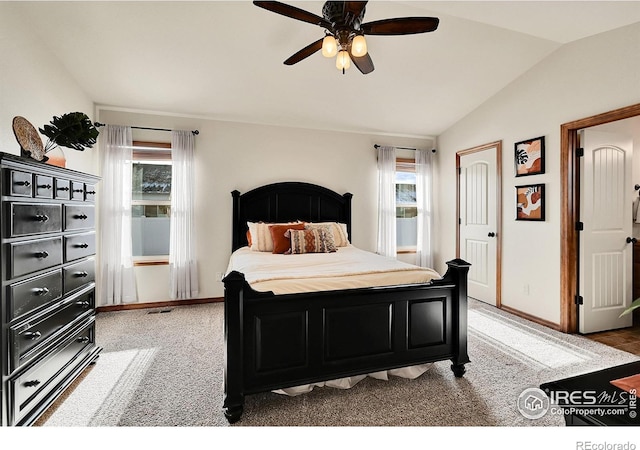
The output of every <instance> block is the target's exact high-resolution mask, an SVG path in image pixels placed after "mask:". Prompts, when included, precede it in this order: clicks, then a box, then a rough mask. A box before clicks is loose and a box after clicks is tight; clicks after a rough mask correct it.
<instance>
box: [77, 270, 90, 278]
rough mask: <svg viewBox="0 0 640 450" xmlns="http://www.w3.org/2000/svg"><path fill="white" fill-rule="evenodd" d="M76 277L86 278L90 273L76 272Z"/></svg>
mask: <svg viewBox="0 0 640 450" xmlns="http://www.w3.org/2000/svg"><path fill="white" fill-rule="evenodd" d="M76 276H77V277H79V278H85V277H88V276H89V272H86V271H84V270H83V271H82V272H76Z"/></svg>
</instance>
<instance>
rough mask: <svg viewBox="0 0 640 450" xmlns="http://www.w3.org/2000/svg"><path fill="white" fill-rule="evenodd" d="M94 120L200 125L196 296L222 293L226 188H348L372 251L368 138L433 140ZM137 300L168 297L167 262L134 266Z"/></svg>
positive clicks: (114, 115)
mask: <svg viewBox="0 0 640 450" xmlns="http://www.w3.org/2000/svg"><path fill="white" fill-rule="evenodd" d="M98 120H99V121H100V122H104V123H109V124H118V125H132V126H143V127H158V128H169V129H182V130H195V129H197V130H199V132H200V134H199V135H198V136H197V137H196V160H197V162H196V167H197V169H196V175H195V180H194V182H195V183H196V186H197V190H196V192H197V193H196V199H195V203H196V208H197V211H198V213H197V219H196V221H197V223H196V228H197V233H198V261H199V264H200V267H199V275H200V295H199V297H201V298H210V297H221V296H223V294H224V292H223V285H222V283H221V282H219V281H217V280H216V273H217V272H225V271H226V269H227V264H228V261H229V256H230V254H231V206H232V204H231V191H233V190H235V189H237V190H239V191H240V192H246V191H248V190H250V189H253V188H255V187H258V186H261V185H263V184H267V183H275V182H281V181H304V182H310V183H316V184H320V185H323V186H326V187H328V188H329V189H332V190H334V191H337V192H339V193H345V192H351V193H352V194H353V205H352V206H353V217H352V221H353V224H352V225H353V229H352V234H353V240H352V242H353V244H354V245H356V246H358V247H360V248H363V249H366V250H371V251H375V247H376V230H377V212H376V211H377V187H376V183H377V164H376V153H375V150H374V147H373V145H374V144H382V145H398V146H408V147H420V148H422V147H425V148H431V147H432V145H433V143H432V140H431V139H414V138H406V137H392V136H374V135H365V134H355V133H343V132H334V131H317V130H305V129H298V128H286V127H275V126H265V125H254V124H244V123H237V122H222V121H216V120H208V119H201V118H189V117H172V116H168V115H159V114H143V113H139V112H131V111H122V110H116V109H113V108H111V109H109V108H106V107H105V108H99V119H98ZM134 139H137V140H144V141H165V142H169V141H170V140H171V136H170V134H169V133H166V132H160V131H142V130H134ZM136 278H137V282H138V296H139V301H140V302H152V301H165V300H168V299H169V298H168V292H169V287H168V267H167V266H153V267H137V268H136Z"/></svg>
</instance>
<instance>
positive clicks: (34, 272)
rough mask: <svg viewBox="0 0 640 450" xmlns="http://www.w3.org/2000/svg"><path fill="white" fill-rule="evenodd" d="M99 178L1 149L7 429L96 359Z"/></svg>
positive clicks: (1, 364) (3, 414) (2, 362)
mask: <svg viewBox="0 0 640 450" xmlns="http://www.w3.org/2000/svg"><path fill="white" fill-rule="evenodd" d="M98 181H99V178H98V177H96V176H94V175H89V174H85V173H82V172H77V171H74V170H69V169H64V168H59V167H56V166H52V165H48V164H44V163H41V162H38V161H35V160H31V159H28V158H20V157H18V156H15V155H9V154H6V153H0V184H1V192H2V197H1V205H0V227H1V235H0V258H1V261H2V262H1V267H2V275H1V280H2V291H0V305H1V306H0V310H1V313H2V316H1V318H2V334H1V335H0V356H1V359H0V368H1V369H2V384H1V385H0V392H1V394H2V395H1V396H2V406H1V409H0V419H1V423H2V425H3V426H7V425H9V426H11V425H31V424H33V422H35V421H36V420H37V419H38V417H40V415H41V414H42V413H43V412H44V411H45V410H46V409H47V408H48V407H49V406H50V405H51V404H52V403H53V402H54V401H55V400H56V398H57V397H58V396H59V395H60V394H61V393H62V392H63V391H64V390H65V389H66V388H67V387H68V386H69V385H70V384H71V383H72V382H73V381H74V380H75V379H76V378H77V376H78V375H80V373H82V371H83V370H84V369H85V368H86V367H87V366H88V365H89V364H91V363H92V362H94V361H95V360H96V358H97V357H98V354H99V353H100V351H101V350H102V349H101V348H100V347H98V346H97V345H96V344H95V247H96V240H95V204H94V200H95V187H96V184H97V183H98Z"/></svg>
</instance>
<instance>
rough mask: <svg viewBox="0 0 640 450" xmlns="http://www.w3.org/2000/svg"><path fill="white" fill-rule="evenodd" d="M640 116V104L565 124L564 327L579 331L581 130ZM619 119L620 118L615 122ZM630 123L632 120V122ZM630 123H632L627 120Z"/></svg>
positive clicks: (563, 204)
mask: <svg viewBox="0 0 640 450" xmlns="http://www.w3.org/2000/svg"><path fill="white" fill-rule="evenodd" d="M631 118H640V104H638V105H633V106H629V107H626V108H622V109H618V110H615V111H610V112H607V113H603V114H600V115H597V116H592V117H588V118H585V119H581V120H577V121H574V122H570V123H566V124H564V125H562V126H561V177H562V199H561V201H562V204H561V208H562V225H561V233H562V240H561V262H562V263H561V317H560V327H561V330H562V331H564V332H567V333H575V332H577V331H578V314H577V310H578V308H577V304H576V302H577V301H578V299H579V297H578V294H579V286H578V255H579V239H578V238H579V233H580V231H579V222H580V180H579V174H580V170H579V164H580V160H579V157H578V149H579V148H580V139H579V133H580V131H581V130H583V129H586V128H591V127H596V126H603V125H605V124H611V125H610V126H612V127H615V126H622V125H623V124H622V123H621V121H624V120H626V119H631ZM616 122H620V123H617V124H614V123H616ZM629 123H630V122H629ZM627 125H628V124H627Z"/></svg>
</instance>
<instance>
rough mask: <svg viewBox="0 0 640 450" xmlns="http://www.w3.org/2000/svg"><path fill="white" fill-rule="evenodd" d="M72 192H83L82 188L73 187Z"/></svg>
mask: <svg viewBox="0 0 640 450" xmlns="http://www.w3.org/2000/svg"><path fill="white" fill-rule="evenodd" d="M73 192H84V189H74V190H73Z"/></svg>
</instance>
